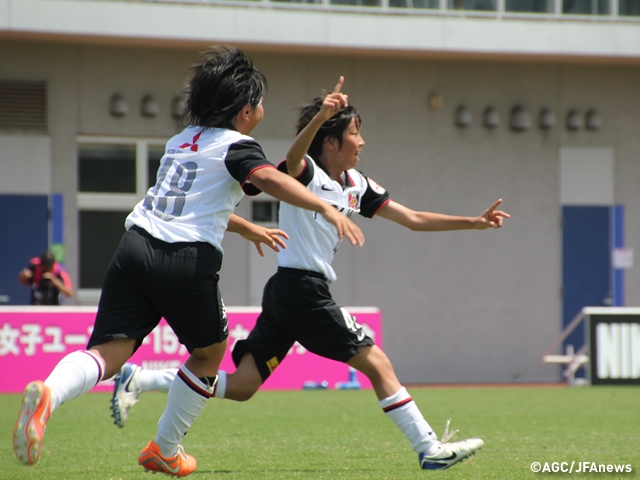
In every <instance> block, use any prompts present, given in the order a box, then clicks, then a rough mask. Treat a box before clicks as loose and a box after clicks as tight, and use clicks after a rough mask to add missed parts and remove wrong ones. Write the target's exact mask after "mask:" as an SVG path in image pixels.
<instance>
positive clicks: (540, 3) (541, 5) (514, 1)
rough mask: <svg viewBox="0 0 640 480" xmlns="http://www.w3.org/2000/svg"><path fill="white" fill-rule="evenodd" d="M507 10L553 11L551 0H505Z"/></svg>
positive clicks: (526, 11) (525, 11)
mask: <svg viewBox="0 0 640 480" xmlns="http://www.w3.org/2000/svg"><path fill="white" fill-rule="evenodd" d="M504 9H505V11H507V12H523V13H553V0H505V4H504Z"/></svg>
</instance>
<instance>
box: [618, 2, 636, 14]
mask: <svg viewBox="0 0 640 480" xmlns="http://www.w3.org/2000/svg"><path fill="white" fill-rule="evenodd" d="M618 1H619V3H618V5H619V8H620V15H622V16H636V17H637V16H640V0H618Z"/></svg>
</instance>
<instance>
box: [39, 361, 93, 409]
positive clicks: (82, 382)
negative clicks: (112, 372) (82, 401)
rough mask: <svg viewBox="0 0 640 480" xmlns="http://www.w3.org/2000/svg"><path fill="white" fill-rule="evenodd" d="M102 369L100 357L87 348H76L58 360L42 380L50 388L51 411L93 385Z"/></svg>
mask: <svg viewBox="0 0 640 480" xmlns="http://www.w3.org/2000/svg"><path fill="white" fill-rule="evenodd" d="M104 370H105V366H104V362H103V361H102V359H101V358H100V357H98V356H97V355H95V354H94V353H93V352H90V351H88V350H78V351H77V352H73V353H70V354H69V355H67V356H66V357H64V358H63V359H62V360H60V361H59V362H58V364H57V365H56V366H55V367H54V369H53V370H52V372H51V373H50V374H49V376H48V377H47V379H46V380H45V381H44V384H45V385H46V386H47V387H49V389H50V390H51V411H52V412H53V411H54V410H55V409H56V408H58V407H59V406H60V405H62V404H63V403H64V402H66V401H67V400H72V399H74V398H76V397H79V396H80V395H82V394H84V393H87V392H88V391H89V390H91V389H92V388H93V387H95V386H96V385H97V384H98V382H99V381H100V380H102V376H103V375H104Z"/></svg>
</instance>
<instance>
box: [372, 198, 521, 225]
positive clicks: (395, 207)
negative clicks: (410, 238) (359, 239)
mask: <svg viewBox="0 0 640 480" xmlns="http://www.w3.org/2000/svg"><path fill="white" fill-rule="evenodd" d="M501 203H502V199H500V200H498V201H496V202H495V203H494V204H493V205H491V206H490V207H489V208H487V209H486V210H485V211H484V212H483V213H482V215H479V216H477V217H458V216H455V215H445V214H443V213H433V212H418V211H415V210H412V209H410V208H408V207H405V206H404V205H402V204H400V203H397V202H394V201H393V200H392V201H390V202H389V203H387V204H386V205H385V206H383V207H382V208H381V209H380V210H379V211H378V212H377V214H378V215H379V216H381V217H382V218H386V219H387V220H391V221H392V222H396V223H398V224H400V225H402V226H404V227H407V228H408V229H410V230H414V231H417V232H443V231H448V230H485V229H487V228H500V227H502V222H503V220H504V219H505V218H510V217H511V216H510V215H509V214H508V213H506V212H503V211H502V210H496V208H498V206H499V205H500V204H501Z"/></svg>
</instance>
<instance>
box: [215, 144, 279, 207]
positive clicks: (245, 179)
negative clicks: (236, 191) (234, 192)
mask: <svg viewBox="0 0 640 480" xmlns="http://www.w3.org/2000/svg"><path fill="white" fill-rule="evenodd" d="M224 164H225V166H226V167H227V170H228V172H229V174H230V175H231V176H232V177H233V178H234V179H236V180H237V181H238V182H240V185H242V190H243V191H244V193H246V194H247V195H257V194H259V193H260V190H259V189H258V188H257V187H256V186H255V185H252V184H251V182H250V181H249V176H250V175H251V174H252V173H253V172H255V171H256V170H258V169H260V168H265V167H271V168H274V165H273V164H272V163H270V162H269V160H267V158H266V157H265V155H264V152H263V151H262V148H261V147H260V145H258V144H257V143H256V142H255V141H253V140H241V141H239V142H236V143H234V144H232V145H231V146H230V147H229V150H228V151H227V156H226V157H225V159H224Z"/></svg>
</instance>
